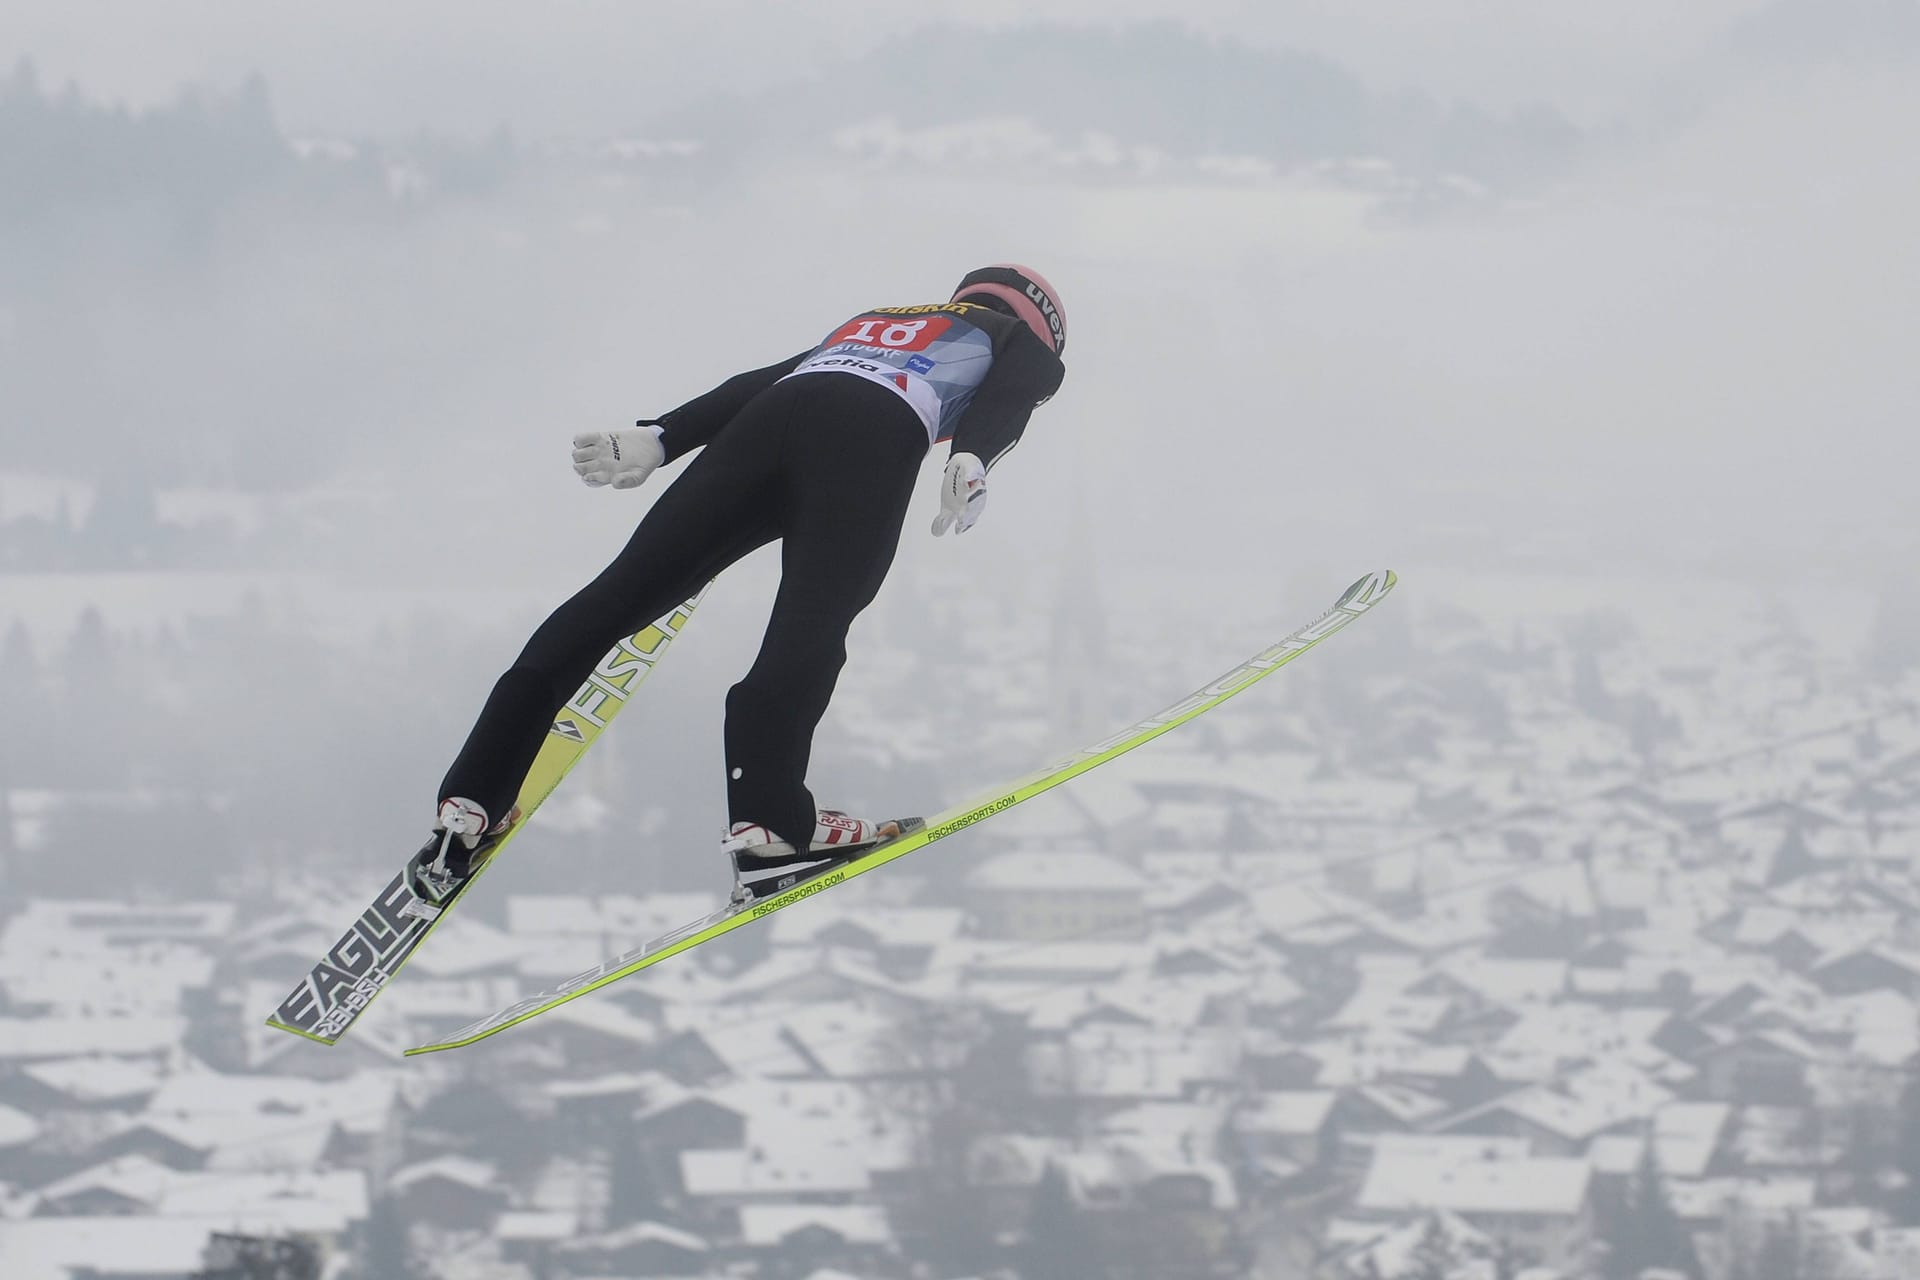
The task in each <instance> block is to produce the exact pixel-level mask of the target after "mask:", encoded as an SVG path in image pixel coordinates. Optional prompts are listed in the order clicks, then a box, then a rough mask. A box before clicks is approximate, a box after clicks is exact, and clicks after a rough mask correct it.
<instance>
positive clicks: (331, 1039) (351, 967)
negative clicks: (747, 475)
mask: <svg viewBox="0 0 1920 1280" xmlns="http://www.w3.org/2000/svg"><path fill="white" fill-rule="evenodd" d="M705 594H706V588H705V587H702V588H701V589H700V590H699V591H698V592H696V593H695V594H694V595H693V597H692V598H691V599H689V600H688V601H686V603H684V604H682V605H680V606H678V607H677V608H675V609H673V610H672V611H671V612H669V613H667V614H665V615H664V616H662V617H661V618H660V619H658V620H657V621H655V622H652V623H649V624H648V625H647V626H645V627H642V628H641V629H640V630H639V631H636V632H635V633H634V634H632V635H630V636H625V637H622V639H621V640H620V642H619V643H618V644H616V645H614V647H613V648H612V649H610V650H608V651H607V655H606V656H605V657H604V658H602V659H601V660H600V663H599V665H598V666H596V667H595V668H594V669H593V672H592V674H591V675H589V676H588V677H587V679H586V681H585V682H584V683H583V684H581V686H580V688H579V690H578V691H577V692H575V694H574V695H573V697H571V698H570V699H568V700H567V703H566V705H565V706H563V707H561V708H560V709H559V711H557V712H555V713H554V719H553V725H552V727H551V728H550V729H549V730H548V732H547V737H546V740H545V741H544V742H542V743H541V744H540V753H539V755H537V756H535V757H534V761H533V766H532V767H531V768H530V769H529V770H528V771H527V776H526V780H525V781H524V782H522V783H521V784H520V793H519V796H518V798H517V800H516V801H515V803H516V804H518V805H519V808H520V814H521V817H520V821H519V822H517V823H515V824H514V825H513V827H512V828H511V829H509V830H508V831H507V833H506V835H505V836H504V837H503V838H502V839H501V841H500V844H499V845H498V847H496V848H495V849H494V850H493V853H492V855H491V856H490V857H489V858H487V860H486V861H485V862H483V863H481V864H480V866H479V867H478V868H476V869H475V871H474V873H473V874H472V875H471V876H469V877H467V878H466V879H465V880H464V881H462V882H460V883H459V884H457V885H456V886H455V888H454V890H453V892H452V893H451V894H450V895H448V897H447V898H446V899H445V900H443V901H441V902H440V903H438V904H433V903H428V902H423V901H421V900H420V899H419V898H417V897H415V896H414V894H413V891H412V890H411V889H409V888H408V887H407V884H406V875H405V873H404V872H402V873H401V874H398V875H396V876H394V877H393V879H391V880H389V881H388V882H387V886H386V888H384V889H382V890H381V891H380V893H379V895H378V896H376V897H375V898H374V900H373V902H372V904H371V905H370V906H368V907H367V909H366V910H365V911H362V912H361V913H360V915H359V917H358V918H357V919H356V920H354V922H353V923H352V924H351V925H350V926H348V928H347V931H346V932H345V933H343V934H341V935H340V939H339V941H337V942H336V943H334V945H333V947H332V948H331V949H330V950H329V951H328V952H327V954H326V955H325V956H323V957H321V959H320V961H319V962H318V963H317V964H315V965H314V966H313V968H312V969H310V970H308V972H307V976H306V977H305V978H303V979H302V980H301V981H300V984H299V985H298V986H296V987H295V988H294V989H293V990H292V991H290V992H288V993H287V996H286V998H285V999H284V1000H282V1001H281V1002H280V1005H279V1007H278V1008H276V1009H275V1010H274V1011H273V1013H272V1014H271V1015H270V1016H269V1017H268V1018H267V1025H268V1026H270V1027H275V1028H277V1029H279V1030H281V1031H287V1032H291V1033H292V1034H294V1035H296V1036H300V1037H302V1038H303V1039H307V1040H313V1041H317V1042H318V1043H320V1044H329V1045H330V1044H333V1043H335V1042H337V1041H338V1040H339V1039H340V1037H341V1036H343V1035H345V1034H346V1033H347V1030H348V1029H349V1028H350V1027H352V1026H353V1024H354V1022H355V1021H356V1020H357V1019H358V1018H359V1016H360V1015H361V1014H362V1013H364V1012H365V1011H366V1008H367V1006H368V1005H370V1004H372V1003H373V1000H374V998H375V997H376V996H378V995H379V994H380V992H381V991H382V990H384V989H385V987H386V985H387V983H389V982H391V981H392V980H393V978H394V975H395V974H397V973H399V972H400V968H401V966H402V965H404V964H405V963H406V962H407V960H408V958H409V957H411V956H412V955H413V953H414V952H415V951H416V950H417V949H418V948H419V946H420V944H421V943H422V942H424V941H425V940H426V937H427V935H428V934H430V933H432V932H433V930H434V929H435V928H436V927H437V926H438V925H439V923H440V921H441V920H443V919H444V918H445V917H446V913H447V912H448V911H450V910H451V909H452V908H453V907H454V905H455V904H456V903H458V902H459V900H460V899H461V898H462V897H463V896H465V894H466V891H467V889H468V888H469V887H471V886H472V884H473V882H474V881H475V880H478V879H479V878H480V876H481V874H482V873H483V872H485V871H486V869H487V868H488V867H490V866H492V865H493V864H494V863H495V862H498V861H499V860H500V856H501V855H502V854H504V853H505V852H506V847H507V845H508V844H509V843H511V842H512V841H513V839H514V838H515V837H516V836H518V835H519V834H520V832H522V831H524V830H525V829H526V827H527V821H528V819H530V818H531V817H532V816H533V813H534V810H536V809H538V808H539V807H540V805H541V802H542V801H544V800H545V799H546V798H547V797H548V796H550V795H552V794H553V789H554V788H555V787H557V786H559V785H560V780H561V779H562V778H564V777H566V776H567V772H568V771H569V770H570V769H572V768H573V766H574V765H575V764H577V763H578V762H579V760H580V757H581V756H583V755H585V754H586V752H587V748H589V747H591V746H592V745H593V744H594V742H595V741H596V740H597V739H598V738H599V736H600V734H601V733H602V732H604V731H605V730H606V727H607V725H608V724H610V723H612V721H613V718H614V716H615V715H617V714H619V711H620V708H621V707H623V706H625V705H626V703H627V699H628V698H630V697H631V696H632V695H633V692H634V690H635V689H636V688H638V687H639V685H640V682H641V681H643V680H645V679H646V678H647V674H648V673H649V672H651V671H652V670H653V666H654V664H655V663H656V662H658V661H659V660H660V658H661V656H662V655H664V654H665V653H666V651H667V646H668V645H670V644H671V643H672V642H673V638H674V637H675V636H677V635H679V634H680V631H681V628H683V627H685V626H686V625H687V622H688V621H689V620H690V619H691V618H692V617H693V611H694V609H695V607H696V606H698V605H699V603H700V599H701V597H702V596H704V595H705Z"/></svg>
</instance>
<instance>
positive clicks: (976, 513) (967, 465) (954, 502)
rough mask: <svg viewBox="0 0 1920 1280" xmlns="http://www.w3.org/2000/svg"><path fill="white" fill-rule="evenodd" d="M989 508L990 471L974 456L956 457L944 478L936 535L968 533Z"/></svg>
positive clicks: (969, 454) (941, 478) (951, 459)
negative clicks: (982, 513) (981, 514)
mask: <svg viewBox="0 0 1920 1280" xmlns="http://www.w3.org/2000/svg"><path fill="white" fill-rule="evenodd" d="M986 505H987V468H986V467H985V465H983V464H982V463H981V461H980V459H979V458H977V457H975V456H974V455H973V454H971V453H956V454H954V455H953V457H951V458H949V459H948V460H947V473H946V474H945V475H943V476H941V477H940V514H939V515H937V516H935V517H934V518H933V536H934V537H936V538H937V537H940V536H941V535H942V534H944V533H946V531H947V530H949V529H952V530H954V531H956V532H958V533H965V532H966V531H967V530H969V529H971V528H973V522H974V521H975V520H978V519H979V518H980V513H981V511H983V510H985V509H986Z"/></svg>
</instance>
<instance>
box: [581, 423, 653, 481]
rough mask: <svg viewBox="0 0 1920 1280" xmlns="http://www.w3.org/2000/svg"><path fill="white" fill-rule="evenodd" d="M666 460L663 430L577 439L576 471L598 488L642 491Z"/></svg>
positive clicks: (593, 434)
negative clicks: (637, 489) (641, 487)
mask: <svg viewBox="0 0 1920 1280" xmlns="http://www.w3.org/2000/svg"><path fill="white" fill-rule="evenodd" d="M666 460H667V451H666V450H665V449H664V448H662V447H661V445H660V428H659V427H626V428H623V429H622V430H619V431H594V432H589V433H587V434H585V435H578V436H575V437H574V438H573V469H574V470H575V471H577V472H579V473H580V478H581V479H582V480H584V481H586V482H587V483H588V484H590V485H593V486H594V487H596V488H598V487H599V486H600V485H603V484H610V485H612V486H613V487H614V488H616V489H635V488H638V487H639V486H640V485H641V484H642V483H644V482H645V480H646V478H647V477H648V476H650V475H652V474H653V469H654V468H655V467H657V466H659V465H660V464H661V463H662V462H665V461H666Z"/></svg>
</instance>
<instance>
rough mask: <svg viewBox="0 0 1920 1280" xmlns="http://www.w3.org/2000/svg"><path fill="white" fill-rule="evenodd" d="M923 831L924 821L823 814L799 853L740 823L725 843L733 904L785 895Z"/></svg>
mask: <svg viewBox="0 0 1920 1280" xmlns="http://www.w3.org/2000/svg"><path fill="white" fill-rule="evenodd" d="M921 825H922V823H921V820H920V819H919V818H892V819H888V820H886V821H882V822H874V821H870V820H868V819H866V818H850V817H848V816H847V815H846V814H844V813H841V812H840V811H839V810H837V809H821V810H819V811H818V812H817V813H815V814H814V819H813V843H812V844H811V846H810V847H808V848H807V849H805V850H799V849H795V848H794V847H793V845H791V844H790V843H788V842H787V841H785V840H782V839H781V838H780V837H779V836H776V835H775V834H773V832H771V831H769V830H767V828H765V827H763V826H761V825H760V824H759V823H756V822H736V823H734V824H733V826H732V827H731V828H729V829H728V831H727V834H726V836H725V837H724V838H723V839H722V840H721V842H720V847H721V848H722V849H723V850H725V851H726V854H727V856H728V858H729V859H731V860H732V862H733V893H732V896H731V897H730V898H729V901H730V902H731V903H732V905H733V906H734V907H736V908H738V907H744V906H746V905H747V904H748V903H749V902H753V901H756V900H758V899H761V898H767V897H771V896H773V895H774V894H777V893H782V892H784V891H786V890H788V889H791V888H793V887H794V886H795V885H797V884H801V883H803V882H805V881H807V880H811V879H812V878H813V877H814V876H817V875H819V874H821V873H822V872H824V871H830V870H832V869H833V868H834V867H836V866H839V865H840V864H841V863H843V862H851V861H852V860H853V859H855V858H857V857H859V856H860V855H861V854H863V853H866V852H868V851H869V850H872V849H875V848H878V847H879V846H880V845H883V844H885V843H887V842H888V841H889V840H895V839H898V838H899V837H901V836H903V835H905V834H906V833H907V832H909V831H912V830H914V829H915V828H916V827H919V826H921Z"/></svg>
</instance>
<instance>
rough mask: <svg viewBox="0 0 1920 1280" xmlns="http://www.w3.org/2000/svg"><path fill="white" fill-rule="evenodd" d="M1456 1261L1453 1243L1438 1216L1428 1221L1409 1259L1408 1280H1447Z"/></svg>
mask: <svg viewBox="0 0 1920 1280" xmlns="http://www.w3.org/2000/svg"><path fill="white" fill-rule="evenodd" d="M1456 1261H1457V1260H1456V1259H1455V1258H1454V1256H1453V1242H1452V1241H1450V1240H1448V1239H1447V1229H1446V1226H1445V1224H1444V1223H1442V1222H1441V1221H1440V1217H1439V1215H1438V1214H1436V1215H1434V1216H1433V1217H1431V1218H1428V1219H1427V1225H1426V1229H1425V1230H1423V1231H1422V1232H1421V1233H1420V1239H1419V1240H1418V1241H1417V1242H1415V1244H1414V1246H1413V1253H1412V1255H1411V1256H1409V1257H1408V1259H1407V1266H1408V1268H1409V1269H1408V1271H1407V1272H1406V1280H1447V1275H1448V1273H1449V1272H1451V1271H1452V1270H1453V1268H1454V1266H1455V1263H1456Z"/></svg>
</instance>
